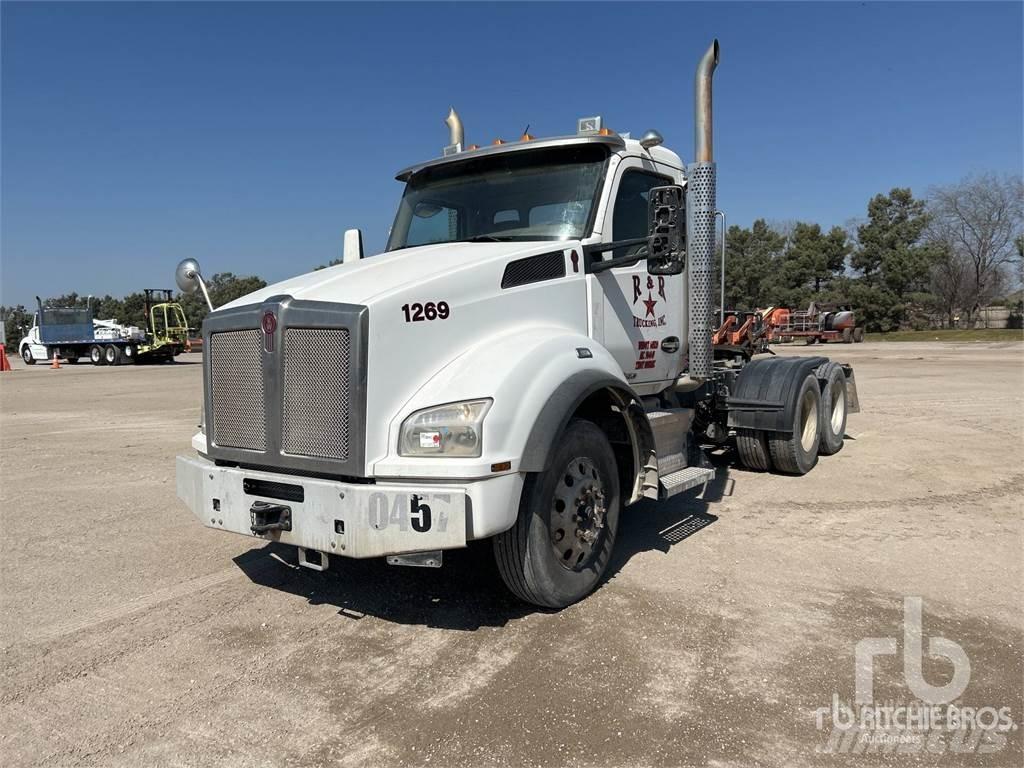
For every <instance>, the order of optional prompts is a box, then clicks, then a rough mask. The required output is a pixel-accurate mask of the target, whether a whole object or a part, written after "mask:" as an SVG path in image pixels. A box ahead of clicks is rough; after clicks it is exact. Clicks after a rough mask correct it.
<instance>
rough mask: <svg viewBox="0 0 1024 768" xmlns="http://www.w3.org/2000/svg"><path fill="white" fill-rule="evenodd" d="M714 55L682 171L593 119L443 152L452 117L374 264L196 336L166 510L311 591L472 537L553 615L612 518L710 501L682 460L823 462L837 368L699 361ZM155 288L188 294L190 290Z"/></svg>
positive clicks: (586, 574) (779, 361)
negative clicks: (198, 396) (187, 431)
mask: <svg viewBox="0 0 1024 768" xmlns="http://www.w3.org/2000/svg"><path fill="white" fill-rule="evenodd" d="M718 51H719V49H718V42H717V41H715V42H714V43H712V45H711V46H710V47H709V48H708V50H707V52H706V53H705V54H704V56H703V58H702V59H701V61H700V64H699V66H698V68H697V73H696V84H695V133H696V142H695V143H696V147H695V157H694V162H692V163H691V164H689V165H685V164H684V163H683V161H682V160H681V159H680V157H679V156H678V155H677V154H676V153H674V152H672V151H670V150H668V149H667V148H665V147H664V146H661V143H662V140H661V136H660V135H659V134H658V133H657V132H655V131H650V132H648V133H646V134H645V135H643V137H641V138H640V139H639V140H636V139H633V138H628V137H624V136H620V135H617V134H616V133H614V132H612V131H610V130H608V129H607V128H604V127H602V125H601V121H600V119H599V118H586V119H583V120H581V121H580V122H579V126H578V130H577V132H576V134H574V135H569V136H563V137H558V138H553V139H535V138H534V137H532V136H529V135H524V136H522V138H521V139H520V140H519V141H515V142H502V141H500V140H498V141H495V142H494V143H493V144H492V145H489V146H486V147H477V146H475V145H470V146H464V144H463V140H464V139H463V130H462V124H461V121H460V120H459V119H458V116H457V115H456V114H455V113H454V111H452V113H451V114H450V115H449V118H448V123H449V127H450V129H451V135H450V144H449V146H448V147H446V148H445V150H444V153H443V156H442V157H440V158H437V159H434V160H430V161H427V162H424V163H421V164H419V165H415V166H412V167H410V168H407V169H406V170H404V171H402V172H401V173H399V174H398V179H399V180H401V181H403V182H405V192H404V195H403V197H402V200H401V203H400V204H399V208H398V213H397V215H396V217H395V222H394V226H393V227H392V230H391V234H390V239H389V241H388V245H387V249H386V251H385V252H384V253H382V254H379V255H375V256H373V257H372V258H365V259H363V258H360V257H361V246H360V245H359V240H358V237H354V238H352V239H351V240H350V239H349V238H346V245H347V248H346V258H345V260H344V263H343V264H341V265H339V266H336V267H333V268H330V269H325V270H322V271H317V272H313V273H310V274H306V275H302V276H299V277H295V278H292V279H290V280H286V281H284V282H281V283H278V284H277V285H272V286H268V287H266V288H264V289H261V290H259V291H257V292H255V293H252V294H250V295H248V296H245V297H243V298H241V299H238V300H236V301H233V302H231V303H230V304H228V305H226V306H224V307H221V308H219V309H217V310H216V311H214V312H212V313H211V314H210V315H209V316H208V317H207V318H206V321H205V322H204V324H203V343H204V350H205V354H204V392H205V398H204V407H203V414H204V416H203V424H202V427H201V430H200V431H199V432H198V433H197V434H196V435H195V436H194V437H193V440H192V446H193V447H194V449H195V451H196V453H197V455H193V456H179V457H178V460H177V488H178V495H179V496H180V498H181V499H182V500H184V502H185V503H186V504H187V505H188V506H189V507H190V508H191V509H192V511H193V512H194V513H195V514H196V515H197V516H198V517H199V519H200V520H201V521H202V522H203V523H204V524H205V525H207V526H209V527H212V528H215V529H218V530H226V531H233V532H235V533H240V534H244V535H247V536H256V537H259V538H262V539H268V540H272V541H276V542H281V543H284V544H291V545H294V546H296V547H297V548H298V559H299V562H300V563H301V564H302V565H304V566H307V567H310V568H314V569H319V570H322V569H325V568H327V567H328V565H329V563H330V558H331V556H344V557H355V558H365V557H380V556H386V557H387V558H388V561H389V562H391V563H394V564H406V565H431V566H437V565H440V564H441V563H442V553H443V551H444V550H446V549H452V548H457V547H463V546H465V545H466V543H467V542H468V541H470V540H474V539H487V538H490V539H492V540H493V549H494V556H495V558H496V561H497V565H498V569H499V571H500V573H501V575H502V578H503V579H504V581H505V583H506V584H507V586H508V587H509V589H510V590H511V591H512V592H513V593H514V594H516V595H517V596H518V597H520V598H521V599H523V600H525V601H529V602H531V603H534V604H537V605H542V606H548V607H556V608H557V607H562V606H565V605H568V604H570V603H572V602H574V601H577V600H579V599H581V598H582V597H584V596H585V595H587V594H588V593H589V592H590V591H591V590H593V589H594V588H595V587H596V586H597V585H598V584H599V582H600V580H601V578H602V576H603V575H604V573H605V571H606V569H607V567H608V563H609V559H610V557H611V553H612V549H613V546H614V543H615V538H616V534H617V532H618V530H619V525H620V519H621V511H622V509H623V508H624V507H626V506H628V505H630V504H632V503H634V502H636V501H639V500H641V499H644V498H647V499H654V500H664V499H666V498H669V497H671V496H673V495H675V494H678V493H681V492H683V491H685V490H687V489H690V488H694V487H697V486H701V485H704V484H706V483H707V482H708V481H709V479H710V478H711V477H712V476H713V470H712V469H711V467H710V464H709V462H708V461H707V459H706V457H705V453H704V451H705V449H707V448H711V447H721V446H733V445H734V446H735V449H736V453H737V455H738V457H739V460H740V461H741V462H742V463H743V464H745V465H746V466H748V467H751V468H754V469H759V470H768V469H771V468H774V469H776V470H778V471H782V472H787V473H794V474H803V473H805V472H807V471H809V470H810V469H811V468H812V467H814V466H815V464H816V462H817V460H818V456H819V454H832V453H835V452H836V451H838V450H839V449H840V448H841V447H842V444H843V434H844V430H845V425H846V416H847V413H848V412H850V411H855V410H857V399H856V387H855V384H854V378H853V371H852V370H851V369H850V368H849V367H848V366H841V365H838V364H836V363H831V362H829V361H828V360H827V359H826V358H823V357H795V358H786V357H769V358H765V359H755V360H753V361H750V360H745V359H737V358H736V357H735V356H725V357H723V358H722V359H716V357H715V353H714V351H713V348H712V343H711V334H712V317H711V310H712V296H711V269H712V259H713V254H714V243H715V226H714V224H715V221H714V215H715V207H716V206H715V165H714V162H713V159H712V132H711V82H712V74H713V72H714V69H715V67H716V65H717V63H718ZM349 246H351V247H349ZM178 279H179V286H180V287H182V289H183V290H185V289H195V288H196V287H200V286H201V283H202V278H201V276H200V275H199V270H198V265H196V264H195V263H194V262H183V263H182V264H181V265H179V272H178Z"/></svg>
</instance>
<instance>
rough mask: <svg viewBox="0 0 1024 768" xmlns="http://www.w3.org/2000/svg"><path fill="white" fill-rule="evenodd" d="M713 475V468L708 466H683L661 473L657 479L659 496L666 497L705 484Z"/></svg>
mask: <svg viewBox="0 0 1024 768" xmlns="http://www.w3.org/2000/svg"><path fill="white" fill-rule="evenodd" d="M714 476H715V470H714V469H710V468H708V467H685V468H683V469H679V470H676V471H675V472H670V473H669V474H667V475H662V476H661V477H660V478H659V479H658V480H659V484H660V485H661V498H663V499H667V498H670V497H672V496H675V495H676V494H677V493H682V492H683V491H688V490H690V489H691V488H696V487H697V486H698V485H707V484H708V483H709V482H711V478H713V477H714Z"/></svg>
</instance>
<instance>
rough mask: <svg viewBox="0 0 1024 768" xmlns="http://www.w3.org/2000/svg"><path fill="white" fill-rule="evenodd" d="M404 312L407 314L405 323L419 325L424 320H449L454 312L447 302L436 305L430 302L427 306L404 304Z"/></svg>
mask: <svg viewBox="0 0 1024 768" xmlns="http://www.w3.org/2000/svg"><path fill="white" fill-rule="evenodd" d="M402 312H403V313H404V314H405V322H407V323H419V322H422V321H424V320H447V319H448V318H449V316H450V315H451V313H452V311H451V309H450V308H449V306H448V302H447V301H439V302H437V303H436V304H435V303H434V302H432V301H428V302H427V303H426V304H419V303H416V304H403V305H402Z"/></svg>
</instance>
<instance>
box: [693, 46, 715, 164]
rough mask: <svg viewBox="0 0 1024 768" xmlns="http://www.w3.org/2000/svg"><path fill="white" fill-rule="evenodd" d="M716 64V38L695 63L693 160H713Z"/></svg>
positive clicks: (700, 161) (699, 161)
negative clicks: (712, 89)
mask: <svg viewBox="0 0 1024 768" xmlns="http://www.w3.org/2000/svg"><path fill="white" fill-rule="evenodd" d="M717 66H718V39H717V38H716V39H715V40H712V41H711V45H709V46H708V49H707V50H706V51H704V55H703V56H701V58H700V63H699V64H697V73H696V75H695V76H694V80H693V161H694V162H695V163H711V162H714V159H715V158H714V146H713V145H714V141H713V137H712V131H711V127H712V114H711V79H712V78H713V77H714V75H715V67H717Z"/></svg>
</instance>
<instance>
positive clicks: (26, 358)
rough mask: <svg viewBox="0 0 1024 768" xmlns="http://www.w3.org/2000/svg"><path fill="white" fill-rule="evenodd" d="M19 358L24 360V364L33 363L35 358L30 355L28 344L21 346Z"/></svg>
mask: <svg viewBox="0 0 1024 768" xmlns="http://www.w3.org/2000/svg"><path fill="white" fill-rule="evenodd" d="M21 359H22V360H24V361H25V365H35V364H36V359H35V358H34V357H32V350H31V349H30V348H29V346H28V344H26V345H25V346H24V347H22V348H21Z"/></svg>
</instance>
